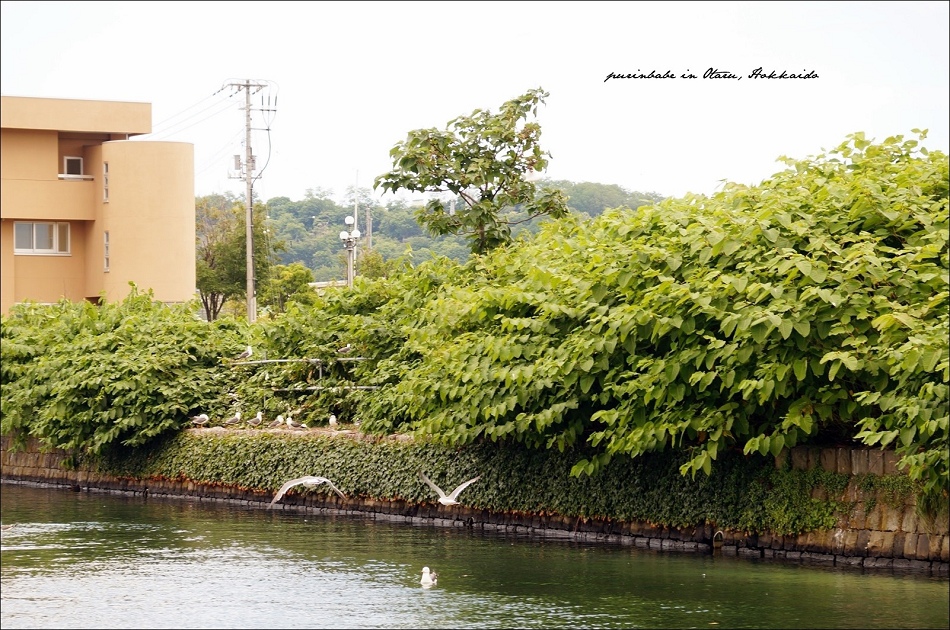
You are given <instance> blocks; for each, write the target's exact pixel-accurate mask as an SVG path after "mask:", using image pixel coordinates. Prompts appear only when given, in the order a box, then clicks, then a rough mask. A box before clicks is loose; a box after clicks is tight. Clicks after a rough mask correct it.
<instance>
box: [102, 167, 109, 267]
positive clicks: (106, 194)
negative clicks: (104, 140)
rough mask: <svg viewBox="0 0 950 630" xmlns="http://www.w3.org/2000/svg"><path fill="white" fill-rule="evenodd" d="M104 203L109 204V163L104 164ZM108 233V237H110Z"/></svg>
mask: <svg viewBox="0 0 950 630" xmlns="http://www.w3.org/2000/svg"><path fill="white" fill-rule="evenodd" d="M102 201H103V202H105V203H109V163H108V162H103V163H102ZM108 234H109V233H108V232H106V236H108ZM108 269H109V266H108V265H106V270H107V271H108Z"/></svg>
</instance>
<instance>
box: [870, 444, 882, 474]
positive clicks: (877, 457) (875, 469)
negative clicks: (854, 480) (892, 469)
mask: <svg viewBox="0 0 950 630" xmlns="http://www.w3.org/2000/svg"><path fill="white" fill-rule="evenodd" d="M867 454H868V470H867V472H869V473H871V474H872V475H878V476H881V475H883V474H884V451H881V450H873V451H867Z"/></svg>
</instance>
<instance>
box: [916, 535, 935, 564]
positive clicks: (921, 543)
mask: <svg viewBox="0 0 950 630" xmlns="http://www.w3.org/2000/svg"><path fill="white" fill-rule="evenodd" d="M914 557H915V558H916V559H917V560H930V559H931V556H930V534H918V535H917V551H916V553H915V554H914Z"/></svg>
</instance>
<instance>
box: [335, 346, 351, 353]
mask: <svg viewBox="0 0 950 630" xmlns="http://www.w3.org/2000/svg"><path fill="white" fill-rule="evenodd" d="M352 351H353V346H351V345H350V344H346V345H345V346H343V347H342V348H340V349H339V350H337V352H339V353H340V354H348V353H350V352H352Z"/></svg>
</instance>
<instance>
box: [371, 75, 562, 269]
mask: <svg viewBox="0 0 950 630" xmlns="http://www.w3.org/2000/svg"><path fill="white" fill-rule="evenodd" d="M547 96H548V93H547V92H545V91H544V90H542V89H541V88H538V89H533V90H529V91H528V92H526V93H525V94H523V95H521V96H519V97H517V98H514V99H511V100H510V101H507V102H505V103H504V104H503V105H502V106H501V108H500V109H499V112H498V113H492V112H490V111H486V110H481V109H476V110H475V111H474V112H472V114H471V115H470V116H460V117H458V118H455V119H454V120H451V121H449V123H448V125H447V126H446V129H445V130H444V131H439V130H437V129H434V128H432V129H416V130H414V131H410V132H409V135H408V137H407V138H406V140H405V141H403V142H400V143H398V144H397V145H396V146H394V147H393V148H392V150H391V151H390V152H389V154H390V157H391V158H392V160H393V169H392V170H391V171H390V172H388V173H384V174H382V175H380V176H379V177H377V178H376V180H375V188H382V190H383V192H386V191H389V192H396V191H397V190H399V189H406V190H409V191H412V192H425V193H439V195H437V197H436V198H433V199H431V200H430V201H429V202H428V203H427V204H426V205H425V206H423V207H422V208H421V209H419V210H418V211H417V212H416V220H417V221H419V223H420V224H422V225H424V226H425V227H426V228H427V229H428V230H429V232H430V233H432V234H435V235H444V234H457V235H464V236H465V237H466V238H467V239H468V240H469V242H470V244H471V249H472V252H473V253H484V252H486V251H488V250H490V249H493V248H495V247H497V246H499V245H504V244H507V243H509V242H510V241H511V238H512V237H511V226H512V225H514V224H515V223H521V222H524V221H530V220H531V219H533V218H535V217H537V216H541V215H549V216H551V217H554V218H559V217H562V216H565V215H566V214H567V213H568V208H567V202H566V199H565V198H564V196H563V194H562V193H561V191H560V190H556V189H545V190H540V189H538V187H537V185H536V183H535V174H536V173H540V172H541V171H543V170H544V169H545V167H546V166H547V164H548V158H549V157H550V154H548V153H546V152H544V151H542V150H541V147H540V145H539V140H540V137H541V126H540V125H539V124H538V123H537V122H536V121H529V120H528V119H529V117H532V116H537V112H538V106H539V105H540V104H542V103H544V99H545V98H547ZM444 195H445V196H448V195H451V196H452V197H453V198H454V199H455V200H457V201H458V202H461V203H456V204H454V206H449V207H446V204H445V202H444V201H445V199H444V197H443V196H444ZM519 204H520V205H521V206H522V208H524V210H525V211H526V212H527V217H520V218H517V219H514V220H512V219H511V218H510V217H509V216H505V215H503V214H502V211H503V210H504V209H505V208H512V207H514V206H516V205H519Z"/></svg>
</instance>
